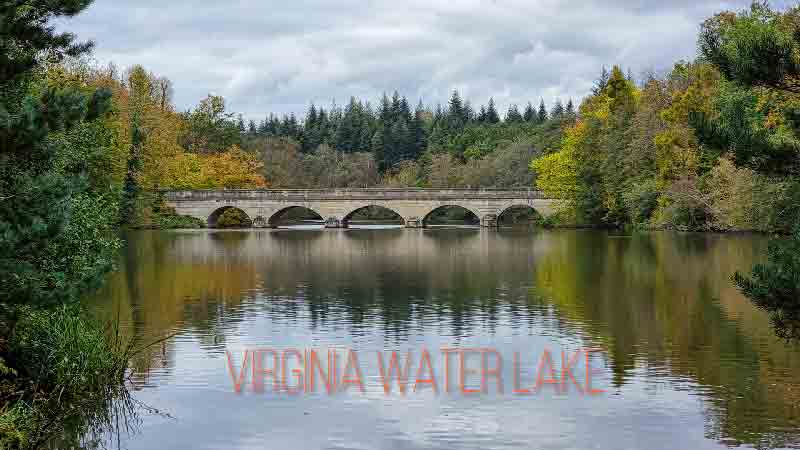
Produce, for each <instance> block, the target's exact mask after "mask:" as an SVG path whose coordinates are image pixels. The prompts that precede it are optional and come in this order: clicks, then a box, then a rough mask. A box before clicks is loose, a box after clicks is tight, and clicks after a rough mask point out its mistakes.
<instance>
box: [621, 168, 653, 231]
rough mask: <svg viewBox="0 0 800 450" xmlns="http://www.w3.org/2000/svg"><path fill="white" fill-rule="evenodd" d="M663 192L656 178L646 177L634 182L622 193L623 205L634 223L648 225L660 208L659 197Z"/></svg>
mask: <svg viewBox="0 0 800 450" xmlns="http://www.w3.org/2000/svg"><path fill="white" fill-rule="evenodd" d="M660 195H661V192H660V191H659V189H658V185H657V183H656V180H655V179H645V180H644V181H642V182H639V183H633V184H631V185H630V187H629V188H628V189H627V190H626V191H624V192H623V193H622V199H623V205H624V207H625V209H626V210H627V211H628V214H629V215H630V218H631V222H632V223H633V224H634V225H638V226H641V225H646V224H648V223H649V222H650V218H651V217H652V215H653V212H655V210H656V208H658V197H659V196H660Z"/></svg>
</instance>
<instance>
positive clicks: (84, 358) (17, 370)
mask: <svg viewBox="0 0 800 450" xmlns="http://www.w3.org/2000/svg"><path fill="white" fill-rule="evenodd" d="M3 325H4V328H3V329H4V330H10V333H9V334H8V335H5V336H3V338H2V339H0V449H3V450H16V449H20V450H24V449H38V448H42V447H45V446H46V444H47V443H48V442H49V441H50V440H52V439H54V438H56V437H58V438H59V439H62V438H64V437H65V436H69V435H70V433H65V431H67V428H70V429H71V430H78V431H77V433H72V434H74V436H72V438H73V439H75V442H74V443H71V444H75V445H77V444H79V443H80V440H81V439H82V437H83V435H84V433H86V432H88V431H90V430H91V429H100V428H103V427H104V426H107V425H109V424H110V420H111V414H112V403H113V402H115V401H118V400H120V399H123V398H125V397H126V395H127V391H126V388H125V374H126V370H127V367H128V360H129V358H130V356H131V352H132V347H131V345H130V343H128V342H125V341H124V340H122V338H121V337H120V334H119V333H118V328H117V325H116V324H109V325H106V326H104V325H102V324H101V323H100V322H98V321H97V320H95V319H92V318H89V317H87V316H86V315H85V314H83V313H82V312H81V311H80V310H79V309H78V308H76V307H73V308H67V307H59V308H56V309H54V310H30V309H26V310H22V311H19V312H18V317H15V318H12V319H6V321H5V322H4V323H3Z"/></svg>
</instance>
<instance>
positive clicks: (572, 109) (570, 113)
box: [565, 98, 575, 118]
mask: <svg viewBox="0 0 800 450" xmlns="http://www.w3.org/2000/svg"><path fill="white" fill-rule="evenodd" d="M565 113H566V115H567V116H569V117H571V118H574V117H575V104H574V103H572V98H570V99H569V100H568V101H567V109H566V111H565Z"/></svg>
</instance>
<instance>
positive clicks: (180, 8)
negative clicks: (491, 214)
mask: <svg viewBox="0 0 800 450" xmlns="http://www.w3.org/2000/svg"><path fill="white" fill-rule="evenodd" d="M747 4H748V2H746V1H740V0H731V1H729V2H719V1H711V0H673V1H669V0H638V1H637V0H582V1H577V0H569V1H566V0H395V1H383V0H293V1H287V0H280V1H275V0H261V1H257V0H238V1H237V0H231V1H225V2H221V1H216V0H192V1H189V0H158V1H156V0H95V3H94V4H93V5H92V6H91V7H90V8H89V9H88V10H87V11H86V12H85V13H83V14H82V15H81V16H79V17H77V18H76V19H74V20H71V21H70V22H68V23H67V24H65V27H66V28H68V29H70V30H73V31H75V32H77V33H78V35H79V36H80V37H81V38H83V39H92V40H94V41H95V42H96V44H97V47H96V50H95V58H96V59H97V61H98V62H99V63H102V64H105V63H107V62H109V61H113V62H115V63H116V64H117V65H119V66H121V67H127V66H130V65H132V64H135V63H139V64H142V65H144V66H145V67H146V68H147V69H148V70H150V71H152V72H155V73H156V74H158V75H164V76H167V77H168V78H170V79H171V80H172V81H173V83H174V84H175V102H176V104H177V106H178V108H179V109H186V108H189V107H191V106H192V105H194V104H196V103H197V102H198V101H199V100H200V99H201V98H203V97H204V96H206V95H207V94H208V93H214V94H218V95H223V96H224V97H225V98H226V99H227V100H228V104H229V106H230V109H231V110H233V111H236V112H241V113H243V114H244V115H245V116H246V117H248V118H254V119H259V118H261V117H263V116H264V115H265V114H266V113H267V112H278V113H283V112H296V113H302V112H304V111H305V110H306V108H307V106H308V105H309V104H310V103H311V102H312V101H313V102H315V103H317V104H322V105H329V104H330V103H331V101H332V100H335V101H336V102H337V103H339V104H342V103H345V102H346V101H347V100H348V99H349V98H350V96H353V95H355V96H357V97H361V98H368V99H373V101H374V99H376V98H378V97H379V96H380V94H381V93H382V92H385V91H386V92H390V93H391V91H394V90H399V91H400V93H401V94H405V95H407V96H408V97H409V98H410V99H411V100H412V101H413V102H414V103H415V102H416V101H417V99H419V98H422V99H423V101H424V102H425V103H427V104H435V103H436V102H444V101H446V99H447V97H448V96H449V93H450V92H451V91H452V90H453V89H458V90H459V91H461V93H462V94H463V95H464V96H465V97H466V98H468V99H469V100H471V101H472V102H473V104H476V105H477V104H481V103H485V102H486V101H487V99H488V98H489V97H490V96H491V97H494V99H495V101H496V103H497V104H498V105H499V107H500V108H502V109H503V110H504V109H505V108H506V107H507V105H508V104H509V103H519V104H524V103H526V102H527V101H529V100H531V101H533V102H534V103H536V102H538V99H539V98H540V97H541V98H544V100H545V102H546V103H548V104H551V103H552V102H553V101H554V100H555V98H557V97H558V98H562V99H566V98H568V97H573V98H576V99H578V98H580V97H582V96H584V95H585V94H586V93H587V92H588V91H589V89H590V88H591V86H592V80H593V79H594V78H596V76H597V75H598V73H599V72H600V68H601V66H602V65H603V64H606V65H611V64H621V65H623V66H624V68H625V70H627V68H630V69H631V70H632V72H633V73H634V75H638V74H640V73H643V72H644V71H647V70H657V71H660V70H664V69H667V68H669V67H670V66H671V64H672V62H674V61H676V60H678V59H681V58H683V59H690V58H693V57H694V56H695V53H696V36H697V30H698V27H699V24H700V22H701V21H702V20H703V19H704V18H705V17H708V16H709V15H711V14H713V13H715V12H718V11H720V10H724V9H741V8H744V7H745V6H746V5H747ZM773 5H776V6H780V5H781V2H773Z"/></svg>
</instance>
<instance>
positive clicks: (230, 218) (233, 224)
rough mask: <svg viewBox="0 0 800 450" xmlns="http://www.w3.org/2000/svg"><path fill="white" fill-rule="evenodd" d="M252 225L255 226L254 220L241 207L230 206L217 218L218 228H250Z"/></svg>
mask: <svg viewBox="0 0 800 450" xmlns="http://www.w3.org/2000/svg"><path fill="white" fill-rule="evenodd" d="M251 226H253V221H252V220H250V218H249V217H247V214H245V212H244V211H242V210H241V209H236V208H228V209H226V210H225V211H223V212H222V214H220V216H219V218H218V219H217V228H249V227H251Z"/></svg>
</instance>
